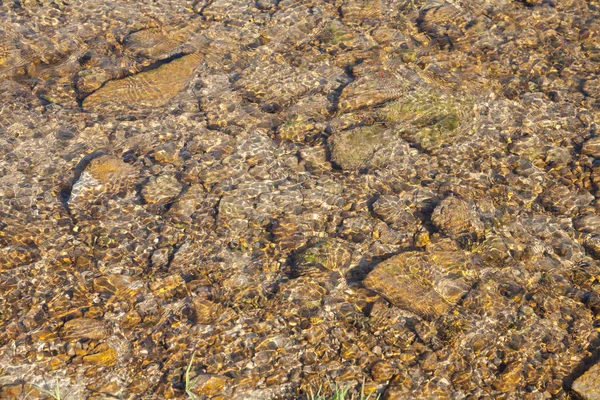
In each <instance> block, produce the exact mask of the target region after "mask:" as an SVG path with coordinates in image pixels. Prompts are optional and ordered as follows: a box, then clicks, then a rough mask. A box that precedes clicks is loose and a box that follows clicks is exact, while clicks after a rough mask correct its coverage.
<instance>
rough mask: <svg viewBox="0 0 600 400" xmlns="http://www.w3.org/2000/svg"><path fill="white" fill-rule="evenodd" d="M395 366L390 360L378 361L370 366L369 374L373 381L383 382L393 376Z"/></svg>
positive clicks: (395, 369)
mask: <svg viewBox="0 0 600 400" xmlns="http://www.w3.org/2000/svg"><path fill="white" fill-rule="evenodd" d="M396 371H397V368H396V366H395V365H394V364H393V363H392V362H390V361H378V362H376V363H375V364H373V366H372V367H371V376H373V380H374V381H375V382H385V381H388V380H390V379H392V377H393V376H394V374H395V373H396Z"/></svg>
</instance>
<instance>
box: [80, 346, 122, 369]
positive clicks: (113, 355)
mask: <svg viewBox="0 0 600 400" xmlns="http://www.w3.org/2000/svg"><path fill="white" fill-rule="evenodd" d="M117 361H118V358H117V351H116V350H115V349H111V348H108V349H106V350H104V351H101V352H99V353H96V354H91V355H87V356H83V362H84V363H87V364H92V365H97V366H99V367H112V366H113V365H115V364H116V363H117Z"/></svg>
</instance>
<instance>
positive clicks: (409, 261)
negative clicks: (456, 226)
mask: <svg viewBox="0 0 600 400" xmlns="http://www.w3.org/2000/svg"><path fill="white" fill-rule="evenodd" d="M472 272H473V266H472V265H471V263H470V259H469V258H468V257H467V256H466V254H465V253H464V252H462V251H437V252H433V253H422V252H406V253H402V254H399V255H397V256H394V257H392V258H390V259H388V260H386V261H383V262H382V263H380V264H379V265H377V266H376V267H375V269H374V270H373V271H371V273H370V274H369V275H368V276H367V278H366V279H365V280H364V284H365V286H366V287H367V288H369V289H371V290H374V291H376V292H377V293H379V294H380V295H382V296H383V297H385V298H386V299H388V300H389V301H390V302H391V303H392V304H393V305H395V306H397V307H400V308H403V309H405V310H408V311H411V312H413V313H415V314H417V315H419V316H420V317H422V318H424V319H427V320H432V319H435V318H438V317H440V316H441V315H443V314H445V313H447V312H448V311H449V310H450V309H451V308H452V306H453V305H455V304H456V303H457V302H458V301H459V300H460V298H461V297H462V295H463V294H465V293H466V292H467V291H468V290H469V288H470V286H471V283H472V282H473V274H472Z"/></svg>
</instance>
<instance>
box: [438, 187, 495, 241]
mask: <svg viewBox="0 0 600 400" xmlns="http://www.w3.org/2000/svg"><path fill="white" fill-rule="evenodd" d="M431 221H432V222H433V223H434V224H435V226H436V227H437V228H438V229H440V230H441V231H442V232H444V233H445V234H447V235H448V236H450V237H453V238H455V237H459V236H461V235H466V234H468V235H472V236H473V237H475V238H479V237H481V236H483V233H484V230H485V226H484V225H483V222H481V220H480V219H479V217H478V215H477V213H476V212H475V210H474V208H473V206H472V205H471V204H469V203H468V202H466V201H464V200H462V199H459V198H457V197H454V196H451V197H447V198H446V199H444V200H443V201H442V202H441V203H440V205H439V206H437V207H436V208H435V210H434V211H433V215H432V216H431Z"/></svg>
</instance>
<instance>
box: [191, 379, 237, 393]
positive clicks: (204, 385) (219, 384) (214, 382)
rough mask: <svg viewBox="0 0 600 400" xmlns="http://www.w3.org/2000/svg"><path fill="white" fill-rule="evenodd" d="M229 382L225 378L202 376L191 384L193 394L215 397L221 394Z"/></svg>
mask: <svg viewBox="0 0 600 400" xmlns="http://www.w3.org/2000/svg"><path fill="white" fill-rule="evenodd" d="M227 383H228V380H227V378H226V377H224V376H220V375H210V374H200V375H198V376H196V377H195V378H194V379H193V380H192V383H191V386H192V388H191V391H192V392H193V393H196V394H199V395H205V396H214V395H216V394H218V393H219V392H221V391H222V390H223V388H224V387H225V385H226V384H227Z"/></svg>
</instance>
